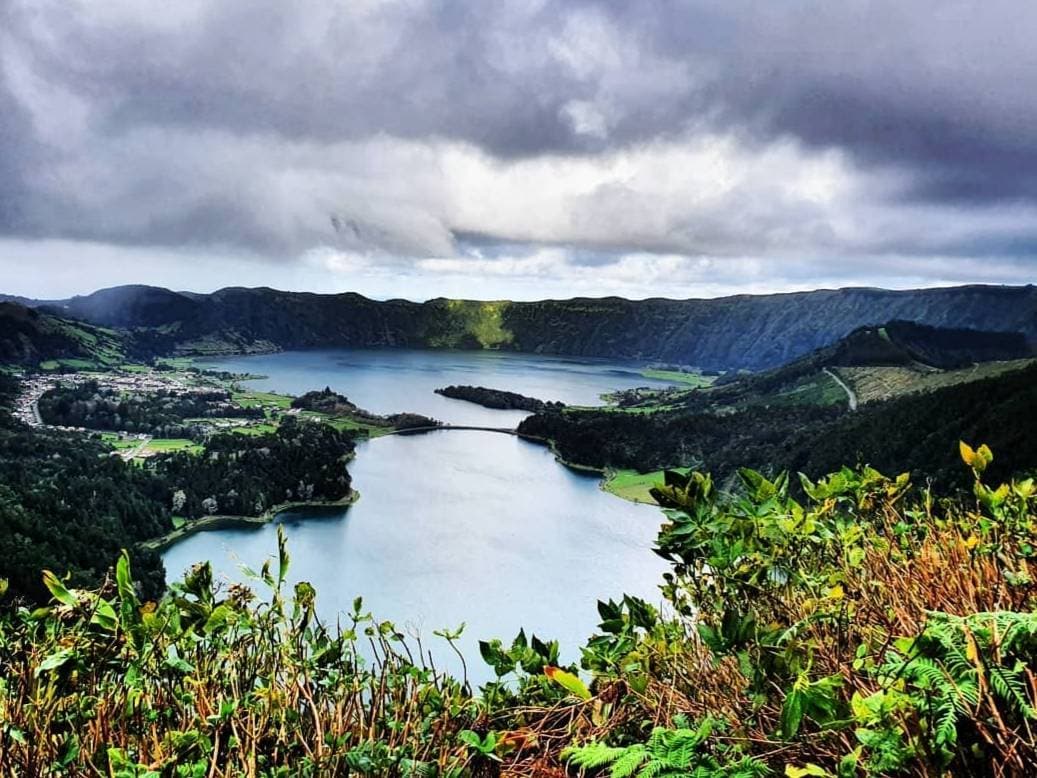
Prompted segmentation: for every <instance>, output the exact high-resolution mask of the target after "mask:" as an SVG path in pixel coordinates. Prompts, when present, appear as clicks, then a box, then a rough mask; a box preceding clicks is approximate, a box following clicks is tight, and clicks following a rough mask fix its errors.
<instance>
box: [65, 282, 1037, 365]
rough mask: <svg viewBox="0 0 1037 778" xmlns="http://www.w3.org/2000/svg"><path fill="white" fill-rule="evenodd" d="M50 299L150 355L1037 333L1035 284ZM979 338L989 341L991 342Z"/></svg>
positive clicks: (671, 357) (713, 360)
mask: <svg viewBox="0 0 1037 778" xmlns="http://www.w3.org/2000/svg"><path fill="white" fill-rule="evenodd" d="M44 309H45V310H47V311H51V312H54V313H56V314H59V315H61V316H66V317H75V318H80V319H83V320H85V321H89V322H92V323H95V324H98V325H101V326H109V327H118V328H122V329H126V330H129V331H132V333H133V335H134V338H135V342H136V343H137V344H138V345H139V347H140V348H141V349H145V350H147V351H148V352H149V353H152V354H172V353H183V354H200V353H201V354H211V353H217V352H221V351H223V352H250V351H262V350H272V349H297V348H310V347H332V346H339V347H346V346H352V347H371V346H376V347H395V346H406V347H414V348H494V349H511V350H517V351H526V352H535V353H547V354H567V355H574V356H591V357H609V358H619V359H636V360H641V361H645V362H663V363H669V364H683V365H693V366H696V367H698V368H702V369H719V370H730V369H742V368H745V369H751V370H762V369H767V368H772V367H777V366H780V365H783V364H785V363H787V362H789V361H790V360H793V359H795V358H797V357H800V356H803V355H805V354H808V353H810V352H811V351H813V350H815V349H817V348H821V347H824V346H827V345H829V344H831V343H833V342H835V341H836V340H838V339H839V338H841V337H844V336H846V335H847V334H849V333H851V332H853V331H854V330H856V329H858V328H860V327H875V326H878V325H881V324H883V323H884V322H888V321H889V320H891V319H900V320H910V321H912V322H918V323H920V324H924V325H930V326H936V327H955V328H963V327H967V328H972V329H974V330H982V331H988V332H997V333H1022V335H1023V336H1025V337H1027V338H1031V339H1032V338H1037V289H1035V288H1033V287H987V286H966V287H957V288H947V289H922V290H910V291H887V290H880V289H840V290H820V291H815V292H801V293H794V294H777V295H758V296H752V295H741V296H737V297H728V298H719V299H713V300H665V299H652V300H641V301H632V300H624V299H621V298H604V299H585V298H575V299H571V300H544V301H539V302H508V301H497V302H479V301H464V300H444V299H435V300H429V301H428V302H425V303H413V302H408V301H405V300H387V301H375V300H370V299H367V298H365V297H362V296H360V295H357V294H351V293H346V294H338V295H319V294H310V293H297V292H281V291H277V290H273V289H266V288H259V289H245V288H229V289H222V290H220V291H218V292H214V293H213V294H208V295H202V294H186V293H178V292H171V291H169V290H166V289H157V288H154V287H117V288H114V289H107V290H101V291H99V292H95V293H94V294H92V295H88V296H85V297H76V298H72V299H70V300H65V301H60V302H51V303H48V304H47V305H46V306H44ZM905 337H906V335H905ZM1008 337H1014V338H1016V339H1018V338H1019V337H1020V336H1008ZM976 347H977V348H979V349H981V350H982V349H983V348H988V349H989V344H985V343H981V344H977V346H976ZM922 356H925V355H924V354H923V355H922ZM960 356H964V357H967V354H963V355H960Z"/></svg>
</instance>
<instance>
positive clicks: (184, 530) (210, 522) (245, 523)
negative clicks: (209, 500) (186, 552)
mask: <svg viewBox="0 0 1037 778" xmlns="http://www.w3.org/2000/svg"><path fill="white" fill-rule="evenodd" d="M359 499H360V492H359V491H357V490H356V489H351V490H350V492H349V494H348V495H346V496H345V497H343V498H341V499H339V500H308V501H305V500H304V501H298V502H283V503H279V504H277V505H275V506H273V507H271V508H267V509H266V510H265V511H263V512H262V513H261V514H259V515H258V516H228V515H217V516H205V517H203V518H200V519H193V520H190V521H186V522H184V524H183V526H180V527H177V528H176V529H174V530H170V531H169V532H167V533H166V534H165V535H161V536H159V537H157V538H153V539H152V540H145V541H142V542H141V543H139V544H138V545H139V546H140V547H141V548H146V549H149V550H151V551H158V552H162V551H166V550H167V549H169V548H170V547H171V546H174V545H176V544H177V543H179V542H180V541H181V540H184V539H185V538H189V537H191V536H192V535H196V534H197V533H199V532H205V531H207V530H217V529H227V528H229V527H262V526H263V525H264V524H269V523H270V522H272V521H274V520H275V519H276V518H277V517H278V516H280V515H281V514H282V513H288V512H289V511H297V510H305V509H307V508H316V509H321V508H348V507H349V506H350V505H353V504H354V503H355V502H356V501H357V500H359Z"/></svg>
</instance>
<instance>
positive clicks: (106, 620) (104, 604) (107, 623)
mask: <svg viewBox="0 0 1037 778" xmlns="http://www.w3.org/2000/svg"><path fill="white" fill-rule="evenodd" d="M90 623H91V624H96V625H97V626H99V627H102V628H103V629H106V630H108V631H109V632H115V630H117V629H118V628H119V617H118V616H116V615H115V608H113V607H112V604H111V603H110V602H108V600H103V599H101V598H100V597H98V598H97V602H96V603H95V604H94V615H93V616H92V617H91V618H90Z"/></svg>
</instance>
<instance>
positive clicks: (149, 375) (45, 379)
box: [14, 372, 194, 427]
mask: <svg viewBox="0 0 1037 778" xmlns="http://www.w3.org/2000/svg"><path fill="white" fill-rule="evenodd" d="M19 378H20V379H21V392H20V393H19V395H18V397H17V398H16V399H15V402H14V416H15V418H16V419H19V420H20V421H23V422H25V423H26V424H28V425H30V426H33V427H42V426H43V419H42V418H40V409H39V401H40V398H41V397H42V396H43V395H44V394H45V393H46V392H47V391H48V390H50V389H53V388H55V387H57V386H61V385H64V386H78V385H79V384H83V383H86V382H88V381H96V382H97V383H98V384H99V385H100V386H103V387H105V388H108V389H118V390H120V391H125V392H156V391H159V390H163V389H164V390H166V391H170V392H177V393H185V392H190V391H192V390H193V389H194V387H192V386H191V385H190V384H188V383H187V382H186V381H185V380H184V379H183V378H181V377H179V376H166V375H163V374H161V373H154V372H146V373H144V372H141V373H61V374H59V375H46V374H39V373H37V374H32V375H28V376H19Z"/></svg>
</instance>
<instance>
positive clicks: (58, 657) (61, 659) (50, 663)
mask: <svg viewBox="0 0 1037 778" xmlns="http://www.w3.org/2000/svg"><path fill="white" fill-rule="evenodd" d="M75 655H76V652H75V651H73V650H72V649H71V648H62V649H59V650H57V651H55V652H54V653H53V654H50V655H49V656H48V657H47V658H46V659H44V660H43V661H42V662H40V666H39V667H37V668H36V675H37V676H39V675H40V674H41V673H44V672H46V671H48V670H57V669H58V668H59V667H61V666H63V665H64V664H65V663H66V662H68V661H69V660H70V659H72V657H74V656H75Z"/></svg>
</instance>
